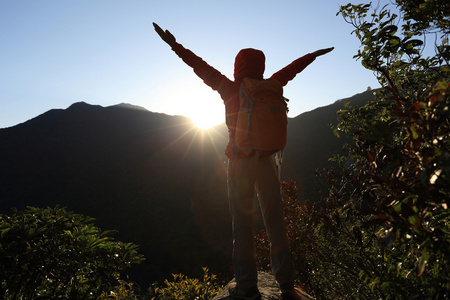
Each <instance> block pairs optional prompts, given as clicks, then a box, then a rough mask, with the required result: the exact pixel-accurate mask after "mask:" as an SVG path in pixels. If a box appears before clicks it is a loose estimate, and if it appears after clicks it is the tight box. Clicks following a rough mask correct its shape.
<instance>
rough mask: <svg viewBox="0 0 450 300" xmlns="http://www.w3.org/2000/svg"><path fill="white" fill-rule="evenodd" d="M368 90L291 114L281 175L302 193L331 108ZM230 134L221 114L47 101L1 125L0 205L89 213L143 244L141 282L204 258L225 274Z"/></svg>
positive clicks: (313, 194) (326, 140) (319, 153)
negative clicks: (210, 119) (205, 124)
mask: <svg viewBox="0 0 450 300" xmlns="http://www.w3.org/2000/svg"><path fill="white" fill-rule="evenodd" d="M372 99H373V95H372V94H371V92H365V93H361V94H357V95H355V96H354V97H352V98H348V99H342V100H339V101H336V102H335V103H333V104H331V105H329V106H325V107H322V108H317V109H315V110H313V111H310V112H307V113H304V114H301V115H299V116H297V117H295V118H290V119H289V123H288V126H289V127H288V145H287V146H286V149H285V159H284V164H283V172H282V178H283V179H285V180H290V179H294V180H296V182H297V184H298V186H299V190H300V192H301V196H300V200H301V201H302V200H304V199H310V200H314V199H317V197H319V195H318V194H317V191H316V189H315V187H314V181H315V178H314V172H313V170H314V168H317V167H323V166H326V165H327V164H328V158H329V157H330V155H331V154H333V153H335V152H336V151H337V150H338V149H339V148H340V147H341V145H342V143H343V140H340V139H337V138H336V137H335V136H334V135H333V133H332V130H331V129H330V127H329V124H331V123H336V111H337V110H339V109H341V108H343V107H344V104H345V102H346V101H350V102H351V103H352V105H364V104H365V103H367V102H368V101H371V100H372ZM227 140H228V135H227V129H226V126H225V124H220V125H217V126H215V127H213V128H212V129H210V130H208V131H202V130H200V129H197V128H195V127H194V126H193V125H192V122H191V121H190V119H189V118H187V117H183V116H169V115H165V114H161V113H153V112H150V111H148V110H145V109H142V108H139V107H136V106H134V105H132V104H126V103H121V104H117V105H113V106H108V107H102V106H100V105H91V104H87V103H85V102H77V103H74V104H72V105H71V106H70V107H68V108H67V109H54V110H49V111H47V112H45V113H44V114H41V115H39V116H37V117H35V118H33V119H30V120H29V121H27V122H24V123H21V124H18V125H16V126H13V127H9V128H5V129H0V145H2V146H1V147H0V213H9V209H10V208H11V207H17V208H18V209H21V208H24V207H25V206H27V205H31V206H55V205H60V206H63V207H67V209H69V210H72V211H74V212H76V213H82V214H85V215H89V216H92V217H94V218H95V219H96V225H97V226H99V227H100V228H102V229H104V230H109V229H116V230H118V234H117V237H118V239H120V240H123V241H127V242H128V241H129V242H134V243H136V244H138V245H140V246H141V249H142V252H143V254H144V255H145V256H146V257H147V260H146V262H145V263H144V264H143V265H140V266H137V267H135V268H133V270H131V271H130V274H132V275H134V276H135V277H137V278H140V282H141V283H143V284H148V283H150V282H153V281H157V280H158V281H161V280H163V279H164V278H167V277H169V276H170V274H172V273H184V274H187V275H192V274H195V273H196V272H200V273H201V271H202V270H201V267H203V266H208V267H210V269H211V270H212V271H214V272H215V273H220V274H222V275H223V276H226V275H227V274H228V272H229V270H230V263H231V260H230V258H229V256H230V253H231V233H230V228H229V224H230V216H229V212H228V202H227V188H226V161H227V158H226V157H225V155H224V153H223V152H224V148H225V145H226V143H227ZM180 249H183V251H180ZM143 276H145V278H143ZM138 281H139V280H138Z"/></svg>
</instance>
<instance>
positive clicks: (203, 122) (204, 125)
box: [189, 113, 223, 130]
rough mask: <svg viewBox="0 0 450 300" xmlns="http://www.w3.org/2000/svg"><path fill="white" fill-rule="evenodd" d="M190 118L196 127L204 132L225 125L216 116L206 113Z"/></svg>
mask: <svg viewBox="0 0 450 300" xmlns="http://www.w3.org/2000/svg"><path fill="white" fill-rule="evenodd" d="M189 118H190V119H191V121H192V123H193V124H194V125H195V126H196V127H198V128H200V129H202V130H206V129H209V128H211V127H213V126H216V125H219V124H220V123H223V120H222V118H218V116H217V115H216V114H207V113H204V114H199V115H197V116H190V117H189Z"/></svg>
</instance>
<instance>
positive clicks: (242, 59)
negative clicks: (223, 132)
mask: <svg viewBox="0 0 450 300" xmlns="http://www.w3.org/2000/svg"><path fill="white" fill-rule="evenodd" d="M172 50H173V51H175V53H176V54H177V55H178V56H179V57H180V58H181V59H182V60H183V61H184V62H185V63H186V64H187V65H189V66H190V67H192V68H193V70H194V72H195V74H197V75H198V76H199V77H200V78H201V79H203V81H204V82H205V83H206V84H207V85H208V86H210V87H211V88H212V89H213V90H215V91H217V92H218V93H219V94H220V97H221V98H222V99H223V101H224V104H225V114H226V124H227V126H228V130H229V131H230V132H231V133H233V134H234V133H235V131H236V121H237V113H238V111H239V89H240V86H241V81H242V79H244V78H245V77H249V78H254V79H263V75H264V69H265V56H264V53H263V52H262V51H260V50H256V49H252V48H247V49H242V50H241V51H239V53H238V55H237V56H236V59H235V63H234V81H233V80H230V79H228V78H227V77H226V76H225V75H223V74H221V73H220V72H219V71H218V70H216V69H214V68H213V67H211V66H210V65H208V64H207V63H206V62H205V61H203V59H202V58H200V57H198V56H197V55H195V54H194V53H193V52H192V51H190V50H188V49H186V48H184V47H183V46H182V45H181V44H179V43H176V44H175V45H174V46H173V47H172ZM315 58H316V56H315V55H314V54H312V53H309V54H306V55H305V56H302V57H300V58H298V59H296V60H294V61H293V62H292V63H290V64H289V65H288V66H286V67H284V68H283V69H281V70H279V71H278V72H276V73H274V74H273V75H272V76H271V77H270V78H272V79H275V80H277V81H278V82H279V83H281V85H282V86H285V85H286V84H287V83H288V82H289V81H290V80H292V79H294V77H295V75H297V74H298V73H300V72H301V71H303V69H305V68H306V67H307V66H308V65H309V64H310V63H312V62H313V61H314V60H315ZM225 154H226V155H227V156H228V157H229V158H231V155H232V142H231V141H230V142H228V145H227V148H226V150H225Z"/></svg>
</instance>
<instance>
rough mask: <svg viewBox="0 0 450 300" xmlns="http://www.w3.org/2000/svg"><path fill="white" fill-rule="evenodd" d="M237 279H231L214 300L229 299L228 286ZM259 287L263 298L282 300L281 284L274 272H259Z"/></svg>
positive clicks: (264, 299)
mask: <svg viewBox="0 0 450 300" xmlns="http://www.w3.org/2000/svg"><path fill="white" fill-rule="evenodd" d="M234 282H235V279H233V280H231V281H230V282H229V283H228V284H227V285H226V286H225V287H224V288H223V290H222V291H221V292H220V293H219V295H217V296H216V297H215V298H214V299H212V300H228V299H230V298H229V293H228V288H229V287H230V285H232V284H234ZM258 289H259V292H260V293H261V295H262V299H263V300H281V291H280V286H279V285H278V283H277V281H276V280H275V277H274V276H273V275H272V274H268V273H264V272H258Z"/></svg>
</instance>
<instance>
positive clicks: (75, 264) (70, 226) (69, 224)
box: [0, 207, 143, 299]
mask: <svg viewBox="0 0 450 300" xmlns="http://www.w3.org/2000/svg"><path fill="white" fill-rule="evenodd" d="M93 220H94V219H93V218H90V217H85V216H82V215H79V214H74V213H72V212H67V211H66V210H64V209H62V208H58V207H57V208H54V209H52V208H45V209H44V208H34V207H28V208H27V209H26V210H24V211H18V210H16V209H13V210H12V214H11V215H10V216H8V215H0V246H1V247H0V298H1V299H37V298H51V299H98V297H99V296H100V294H101V293H103V292H108V291H110V290H111V289H112V287H113V286H114V285H117V284H118V280H119V275H120V271H122V270H123V269H126V268H128V267H130V265H131V264H134V263H139V262H141V261H142V260H143V258H142V256H141V255H139V254H138V253H137V246H136V245H134V244H132V243H122V242H118V241H114V240H113V239H112V238H111V236H110V235H111V231H101V230H100V229H99V228H97V227H95V226H94V225H93V224H92V222H93Z"/></svg>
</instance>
